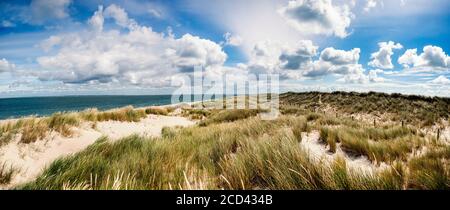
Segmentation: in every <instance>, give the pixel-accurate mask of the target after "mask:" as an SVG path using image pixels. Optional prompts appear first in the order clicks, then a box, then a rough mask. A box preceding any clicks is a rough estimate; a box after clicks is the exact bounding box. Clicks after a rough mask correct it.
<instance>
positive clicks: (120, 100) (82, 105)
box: [0, 95, 171, 120]
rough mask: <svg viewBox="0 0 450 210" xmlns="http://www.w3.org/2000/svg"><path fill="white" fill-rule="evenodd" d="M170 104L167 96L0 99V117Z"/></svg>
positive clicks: (0, 118) (169, 96)
mask: <svg viewBox="0 0 450 210" xmlns="http://www.w3.org/2000/svg"><path fill="white" fill-rule="evenodd" d="M168 104H171V95H140V96H137V95H121V96H114V95H96V96H93V95H89V96H44V97H24V98H2V99H0V120H3V119H12V118H20V117H25V116H48V115H51V114H53V113H55V112H69V111H82V110H85V109H88V108H97V109H99V110H108V109H113V108H119V107H124V106H129V105H131V106H133V107H145V106H160V105H168Z"/></svg>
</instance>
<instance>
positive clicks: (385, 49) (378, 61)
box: [369, 41, 403, 69]
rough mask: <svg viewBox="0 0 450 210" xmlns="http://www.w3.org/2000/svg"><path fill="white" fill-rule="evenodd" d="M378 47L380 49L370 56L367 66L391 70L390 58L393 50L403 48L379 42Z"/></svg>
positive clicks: (394, 44) (390, 42) (392, 66)
mask: <svg viewBox="0 0 450 210" xmlns="http://www.w3.org/2000/svg"><path fill="white" fill-rule="evenodd" d="M378 46H379V47H380V49H379V50H378V51H377V52H374V53H372V54H371V55H370V58H371V59H372V60H371V61H370V62H369V66H372V67H375V68H382V69H393V68H394V65H393V64H392V59H391V56H392V55H393V54H394V52H393V50H394V49H402V48H403V46H402V45H401V44H400V43H397V44H396V43H395V42H393V41H389V42H379V43H378Z"/></svg>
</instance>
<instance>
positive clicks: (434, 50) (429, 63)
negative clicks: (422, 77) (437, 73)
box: [398, 45, 450, 70]
mask: <svg viewBox="0 0 450 210" xmlns="http://www.w3.org/2000/svg"><path fill="white" fill-rule="evenodd" d="M398 63H399V64H402V65H403V67H405V68H414V69H419V70H448V69H449V67H450V56H448V55H446V54H445V52H444V50H443V49H442V48H440V47H437V46H432V45H427V46H425V47H424V48H423V52H422V53H421V54H420V55H419V54H417V49H408V50H406V52H405V53H404V54H403V55H402V56H400V57H399V58H398Z"/></svg>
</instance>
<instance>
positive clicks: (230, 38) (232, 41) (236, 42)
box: [223, 32, 244, 46]
mask: <svg viewBox="0 0 450 210" xmlns="http://www.w3.org/2000/svg"><path fill="white" fill-rule="evenodd" d="M223 38H224V39H225V45H230V46H240V45H241V44H242V43H243V42H244V39H242V37H240V36H238V35H232V34H231V33H230V32H227V33H225V34H224V35H223Z"/></svg>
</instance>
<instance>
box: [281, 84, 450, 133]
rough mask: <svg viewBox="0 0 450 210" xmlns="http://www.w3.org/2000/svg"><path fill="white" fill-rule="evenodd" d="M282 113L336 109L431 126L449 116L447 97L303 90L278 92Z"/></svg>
mask: <svg viewBox="0 0 450 210" xmlns="http://www.w3.org/2000/svg"><path fill="white" fill-rule="evenodd" d="M280 102H281V103H282V107H284V108H283V110H282V112H283V113H285V114H294V113H302V112H305V111H310V112H316V111H318V112H321V111H325V110H330V109H331V110H335V111H337V113H338V114H339V115H341V114H347V115H350V114H364V113H365V114H373V115H387V116H389V117H390V120H393V121H397V122H401V121H404V122H405V123H408V124H411V125H420V126H432V125H434V124H438V123H439V122H440V120H441V119H445V120H448V119H449V117H450V98H441V97H426V96H416V95H401V94H396V93H394V94H386V93H376V92H369V93H356V92H333V93H322V92H305V93H292V92H289V93H284V94H281V95H280Z"/></svg>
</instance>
